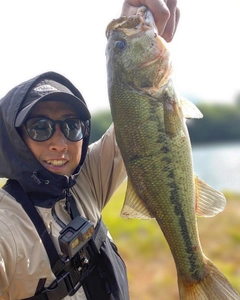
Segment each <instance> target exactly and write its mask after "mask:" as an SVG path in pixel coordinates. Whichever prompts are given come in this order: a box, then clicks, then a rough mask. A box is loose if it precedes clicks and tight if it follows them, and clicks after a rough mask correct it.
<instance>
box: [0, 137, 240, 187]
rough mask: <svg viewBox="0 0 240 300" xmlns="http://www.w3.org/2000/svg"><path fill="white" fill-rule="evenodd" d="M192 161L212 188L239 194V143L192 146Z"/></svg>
mask: <svg viewBox="0 0 240 300" xmlns="http://www.w3.org/2000/svg"><path fill="white" fill-rule="evenodd" d="M193 160H194V171H195V173H196V174H197V176H198V177H199V178H201V179H202V180H204V181H206V182H207V183H208V184H209V185H211V186H212V187H213V188H215V189H217V190H219V191H226V190H228V191H235V192H240V143H234V144H211V145H209V144H204V145H200V146H193ZM4 181H5V180H4V179H0V185H1V184H3V183H4Z"/></svg>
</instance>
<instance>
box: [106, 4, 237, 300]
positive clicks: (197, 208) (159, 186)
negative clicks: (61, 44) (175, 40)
mask: <svg viewBox="0 0 240 300" xmlns="http://www.w3.org/2000/svg"><path fill="white" fill-rule="evenodd" d="M106 37H107V43H106V68H107V90H108V97H109V103H110V109H111V114H112V119H113V123H114V128H115V134H116V141H117V144H118V147H119V149H120V152H121V155H122V158H123V161H124V164H125V167H126V171H127V188H126V195H125V200H124V204H123V208H122V211H121V216H122V217H125V218H140V219H151V218H154V219H156V221H157V223H158V225H159V227H160V228H161V230H162V232H163V234H164V237H165V239H166V241H167V243H168V245H169V248H170V250H171V253H172V256H173V258H174V262H175V266H176V270H177V282H178V290H179V298H180V299H184V300H191V299H194V300H205V299H209V300H214V299H218V300H221V299H225V300H226V299H228V300H229V299H240V297H239V294H238V293H237V291H235V289H234V288H233V286H232V285H231V283H230V282H229V281H228V279H227V278H226V277H225V276H224V275H223V274H222V273H221V272H220V271H219V270H218V268H217V267H216V266H215V264H214V263H213V262H212V261H211V260H210V259H208V258H207V257H206V256H205V255H204V253H203V250H202V246H201V242H200V238H199V233H198V225H197V217H213V216H215V215H217V214H218V213H220V212H222V211H223V210H224V208H225V206H226V199H225V197H224V194H223V193H221V192H219V191H216V190H215V189H214V188H212V187H211V186H210V185H208V184H207V183H206V182H204V181H203V180H201V179H200V178H199V177H198V176H197V175H196V174H195V172H194V165H193V158H192V148H191V141H190V137H189V133H188V129H187V124H186V120H187V119H191V118H196V119H198V118H201V117H202V113H201V112H200V110H199V109H198V108H197V107H196V106H195V105H194V104H193V103H192V102H191V101H189V100H187V99H185V98H181V97H180V96H179V95H178V93H177V91H176V88H175V86H174V79H173V66H172V64H173V63H172V59H171V54H170V51H169V49H168V47H167V43H166V42H165V41H164V40H163V38H161V37H160V36H159V35H158V32H157V29H156V26H155V23H154V19H153V16H152V14H151V12H150V11H149V10H148V9H147V8H146V7H145V6H142V7H140V8H139V9H138V11H137V13H136V15H133V16H129V17H125V16H122V17H120V18H118V19H113V20H112V21H111V22H110V23H109V24H108V26H107V28H106ZM203 163H204V162H203Z"/></svg>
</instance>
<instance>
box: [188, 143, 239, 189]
mask: <svg viewBox="0 0 240 300" xmlns="http://www.w3.org/2000/svg"><path fill="white" fill-rule="evenodd" d="M193 161H194V171H195V173H196V174H197V175H198V177H199V178H201V179H203V180H204V181H206V182H207V183H208V184H209V185H211V186H212V187H214V188H215V189H217V190H220V191H223V190H225V191H226V190H230V191H236V192H240V143H231V144H204V145H199V146H193Z"/></svg>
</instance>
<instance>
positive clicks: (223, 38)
mask: <svg viewBox="0 0 240 300" xmlns="http://www.w3.org/2000/svg"><path fill="white" fill-rule="evenodd" d="M178 2H179V7H180V9H181V19H180V23H179V26H178V29H177V32H176V35H175V37H174V40H173V41H172V42H171V43H169V48H170V50H171V53H172V57H173V67H174V71H175V72H174V80H175V84H176V87H177V90H178V92H179V94H180V95H183V96H184V97H189V98H192V97H193V98H196V99H201V100H204V101H208V102H228V103H230V102H232V101H233V100H234V97H235V95H236V93H238V92H240V82H239V72H240V57H239V54H240V43H239V36H240V33H239V31H240V18H239V12H240V0H228V1H226V0H211V1H209V0H201V1H200V0H178ZM122 3H123V0H102V1H98V0H95V1H94V0H93V1H89V0H87V1H84V0H69V1H66V0H41V1H34V0H21V1H19V0H8V1H3V0H2V3H1V10H0V28H1V30H0V39H1V48H0V82H1V84H0V98H1V97H3V96H4V95H5V94H6V93H7V92H8V91H9V90H10V89H11V88H12V87H14V86H15V85H17V84H19V83H21V82H23V81H24V80H27V79H29V78H31V77H34V76H36V75H38V74H40V73H43V72H46V71H55V72H58V73H61V74H62V75H64V76H66V77H67V78H68V79H70V80H71V81H72V82H73V83H74V84H75V85H76V86H77V88H78V89H79V90H80V91H81V93H82V94H83V96H84V98H85V100H86V102H87V104H88V107H89V109H90V111H91V112H93V113H94V112H96V111H97V110H102V109H106V108H109V102H108V97H107V79H106V64H105V46H106V37H105V29H106V26H107V24H108V23H109V22H110V21H111V20H112V19H114V18H117V17H118V16H119V15H120V12H121V7H122Z"/></svg>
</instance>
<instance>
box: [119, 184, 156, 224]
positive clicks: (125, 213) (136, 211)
mask: <svg viewBox="0 0 240 300" xmlns="http://www.w3.org/2000/svg"><path fill="white" fill-rule="evenodd" d="M121 217H123V218H138V219H144V220H148V219H152V217H151V216H150V214H149V212H148V210H147V209H146V207H145V205H144V204H143V201H142V200H140V199H139V197H138V195H137V194H136V192H135V191H134V189H133V186H132V184H131V181H130V180H129V179H128V182H127V191H126V196H125V200H124V205H123V208H122V211H121Z"/></svg>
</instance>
